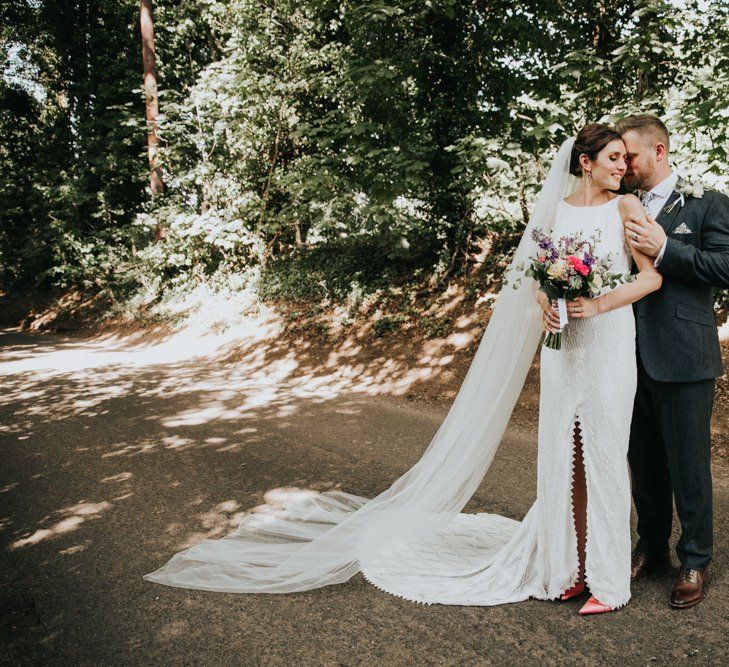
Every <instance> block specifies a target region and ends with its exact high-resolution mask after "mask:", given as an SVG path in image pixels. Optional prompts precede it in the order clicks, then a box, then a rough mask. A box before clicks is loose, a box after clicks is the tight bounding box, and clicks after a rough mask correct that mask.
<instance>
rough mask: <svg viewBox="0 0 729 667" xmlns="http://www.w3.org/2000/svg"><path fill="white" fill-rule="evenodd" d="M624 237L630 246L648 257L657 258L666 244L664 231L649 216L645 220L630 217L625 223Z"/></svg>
mask: <svg viewBox="0 0 729 667" xmlns="http://www.w3.org/2000/svg"><path fill="white" fill-rule="evenodd" d="M625 235H626V236H627V237H628V242H629V243H630V245H632V246H633V247H634V248H635V249H636V250H639V251H640V252H642V253H643V254H644V255H648V257H658V255H659V253H660V252H661V248H663V244H664V243H665V242H666V232H665V230H664V229H663V227H661V226H660V225H659V224H658V223H657V222H656V221H655V220H654V219H653V218H651V217H650V216H649V215H648V216H646V219H645V220H643V219H641V218H639V217H638V216H636V215H631V216H630V217H629V218H628V219H627V220H626V221H625Z"/></svg>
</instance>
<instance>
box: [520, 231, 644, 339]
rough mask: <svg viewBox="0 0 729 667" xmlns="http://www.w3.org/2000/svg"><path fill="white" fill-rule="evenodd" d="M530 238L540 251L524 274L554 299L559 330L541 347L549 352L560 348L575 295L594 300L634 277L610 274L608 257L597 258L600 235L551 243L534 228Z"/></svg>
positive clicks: (546, 236) (549, 334) (569, 237)
mask: <svg viewBox="0 0 729 667" xmlns="http://www.w3.org/2000/svg"><path fill="white" fill-rule="evenodd" d="M532 239H533V240H534V241H536V243H537V246H538V247H539V250H538V252H537V256H536V257H533V258H532V259H531V260H530V262H529V266H528V268H527V270H526V271H525V273H524V275H525V276H527V277H531V278H534V279H535V280H536V281H537V282H538V283H539V287H540V289H541V290H542V291H543V292H544V293H545V294H546V295H547V296H548V297H549V299H550V300H554V299H556V300H557V305H558V311H559V325H560V329H559V331H558V332H556V333H552V332H551V331H549V332H547V335H546V336H545V338H544V345H545V347H548V348H550V349H552V350H559V349H561V347H562V331H563V330H564V327H565V326H566V325H567V322H568V318H567V306H566V302H567V301H571V300H572V299H575V298H577V297H578V296H582V297H587V298H593V297H596V296H598V295H599V294H600V291H601V290H602V288H603V287H604V286H610V287H611V288H615V287H617V285H619V284H620V283H625V282H631V281H632V280H634V276H632V275H630V274H628V275H624V274H620V273H610V271H609V270H608V269H609V262H610V257H609V256H607V257H603V258H598V257H597V255H596V254H595V248H596V246H597V244H598V241H599V235H597V236H592V237H590V238H589V239H583V238H581V237H580V236H563V237H561V238H560V239H559V240H558V241H557V242H554V241H553V240H552V239H551V238H550V237H549V236H548V235H547V234H545V233H544V232H543V231H542V230H541V229H535V230H534V232H533V233H532Z"/></svg>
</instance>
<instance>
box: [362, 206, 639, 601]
mask: <svg viewBox="0 0 729 667" xmlns="http://www.w3.org/2000/svg"><path fill="white" fill-rule="evenodd" d="M619 199H620V197H615V198H614V199H613V200H612V201H610V202H608V203H607V204H604V205H602V206H594V207H574V206H571V205H569V204H567V203H566V202H562V203H561V204H560V205H559V207H558V209H557V216H556V222H555V227H554V229H553V232H552V236H553V237H554V238H555V239H557V238H559V237H560V236H572V235H576V234H578V235H580V236H582V237H583V238H589V237H590V236H592V235H594V234H595V233H600V235H601V239H602V240H601V241H600V243H599V245H598V247H597V248H596V252H597V254H598V256H602V255H605V254H607V253H610V254H611V255H612V257H611V262H610V271H611V272H612V273H621V274H627V273H629V272H630V258H629V254H628V253H629V251H628V249H627V247H626V245H625V239H624V233H623V225H622V222H621V219H620V214H619V213H618V201H619ZM604 291H607V290H604ZM635 359H636V358H635V321H634V318H633V309H632V308H631V307H630V306H625V307H622V308H618V309H616V310H613V311H610V312H608V313H603V314H600V315H597V316H595V317H591V318H588V319H584V320H572V321H571V322H570V323H569V324H568V326H567V328H566V329H565V333H564V334H563V340H562V349H561V350H551V349H548V348H545V347H542V351H541V390H540V402H539V436H538V441H539V446H538V447H539V449H538V455H537V499H536V502H535V503H534V505H533V506H532V507H531V509H530V510H529V512H528V513H527V515H526V516H525V518H524V520H523V521H521V522H516V521H511V520H509V519H506V518H504V517H501V516H497V515H490V514H475V515H469V514H460V515H459V516H458V517H457V519H456V520H455V521H453V522H452V523H451V524H449V525H448V526H447V527H446V528H444V529H442V530H441V531H439V533H438V534H437V535H435V536H433V537H432V538H428V539H424V540H421V541H419V542H415V543H408V544H406V545H401V546H399V547H393V548H391V549H389V550H385V551H384V552H381V553H380V554H379V555H378V556H376V557H374V558H372V559H370V560H367V561H365V562H363V563H362V572H363V574H364V576H365V577H366V578H367V579H368V580H369V581H371V582H372V583H373V584H375V585H376V586H378V587H379V588H382V589H383V590H386V591H387V592H389V593H393V594H395V595H399V596H402V597H405V598H407V599H410V600H415V601H419V602H438V603H441V604H460V605H494V604H502V603H506V602H517V601H519V600H524V599H526V598H529V597H534V598H540V599H553V598H556V597H558V596H559V595H561V594H562V593H563V592H564V591H565V590H566V589H568V588H570V587H571V586H572V585H573V584H574V583H575V581H576V579H577V576H578V565H579V563H578V557H577V537H576V533H575V529H574V519H573V514H572V498H571V487H572V471H573V462H574V461H573V441H572V433H573V430H574V426H575V422H579V424H580V429H581V432H582V442H583V453H584V454H583V456H584V465H585V476H586V480H587V531H588V539H587V546H586V554H585V572H586V574H585V580H586V581H587V583H588V585H589V587H590V591H591V593H592V594H593V595H594V596H595V597H596V598H597V599H598V600H600V601H601V602H602V603H604V604H607V605H608V606H611V607H613V608H618V607H620V606H622V605H624V604H625V603H626V602H627V601H628V600H629V599H630V479H629V474H628V462H627V453H628V437H629V435H630V423H631V415H632V411H633V398H634V396H635V390H636V383H637V375H636V372H637V371H636V360H635ZM433 554H437V557H435V558H433V557H432V555H433Z"/></svg>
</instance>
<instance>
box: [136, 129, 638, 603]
mask: <svg viewBox="0 0 729 667" xmlns="http://www.w3.org/2000/svg"><path fill="white" fill-rule="evenodd" d="M573 142H574V139H570V140H567V141H566V142H565V143H564V144H563V145H562V147H561V148H560V150H559V151H558V153H557V156H556V157H555V159H554V162H553V164H552V167H551V169H550V172H549V175H548V177H547V179H546V181H545V184H544V186H543V188H542V191H541V193H540V195H539V197H538V200H537V203H536V205H535V209H534V212H533V214H532V217H531V219H530V221H529V224H528V225H527V227H526V229H525V231H524V235H523V237H522V240H521V242H520V244H519V247H518V248H517V251H516V254H515V257H514V260H513V262H512V264H511V266H510V267H509V270H508V274H509V276H510V277H514V276H515V274H516V273H517V272H518V271H517V268H516V267H517V265H518V264H519V263H523V262H525V261H527V260H528V259H529V258H530V257H532V256H534V255H535V253H536V244H535V243H534V242H533V240H532V239H531V232H532V231H533V230H534V229H535V228H537V227H539V228H541V229H542V230H544V231H546V232H551V233H552V234H553V235H556V236H559V235H562V234H566V233H570V234H572V233H581V234H583V235H586V236H591V235H592V234H593V233H594V232H595V231H598V230H599V231H600V232H601V235H602V241H601V242H600V245H599V246H598V248H597V249H596V252H597V254H599V255H600V254H603V253H610V256H611V258H612V259H611V261H612V266H611V271H612V272H615V273H627V272H628V271H629V256H628V253H627V250H626V247H625V242H624V238H623V230H622V224H621V221H620V217H619V215H618V204H617V199H618V198H615V199H613V200H612V201H610V202H608V203H607V204H604V205H603V206H596V207H587V208H577V207H572V206H570V205H569V204H567V203H566V202H564V201H563V197H564V196H565V195H566V194H568V193H569V191H570V189H571V188H572V187H573V186H574V183H573V182H571V179H572V177H570V176H569V161H570V154H571V149H572V145H573ZM535 292H536V284H535V283H534V281H533V280H531V279H525V280H523V281H521V282H519V281H516V282H514V283H513V286H512V285H509V286H508V287H504V288H503V289H502V292H501V294H500V295H499V298H498V300H497V304H496V306H495V308H494V311H493V313H492V316H491V319H490V322H489V325H488V327H487V329H486V332H485V334H484V336H483V338H482V340H481V343H480V344H479V348H478V350H477V353H476V355H475V357H474V360H473V362H472V364H471V367H470V368H469V371H468V373H467V375H466V377H465V379H464V381H463V383H462V385H461V388H460V389H459V392H458V394H457V396H456V398H455V400H454V402H453V405H452V406H451V409H450V411H449V412H448V415H447V416H446V418H445V420H444V421H443V423H442V424H441V426H440V427H439V429H438V431H437V432H436V434H435V436H434V437H433V439H432V441H431V442H430V444H429V445H428V447H427V449H426V450H425V452H424V454H423V456H422V457H421V459H420V460H419V461H418V462H417V463H416V464H415V465H414V466H413V467H412V468H411V469H410V470H408V471H407V472H406V473H405V474H404V475H402V477H400V478H399V479H398V480H396V481H395V482H394V483H393V484H392V485H391V486H390V487H389V488H388V489H387V490H386V491H384V492H382V493H381V494H380V495H378V496H377V497H375V498H373V499H368V498H363V497H361V496H357V495H353V494H350V493H345V492H342V491H330V492H324V493H314V492H311V493H308V494H302V495H300V496H299V497H296V498H294V499H292V500H291V501H288V502H287V503H286V504H285V505H284V506H282V507H280V508H277V509H276V510H274V511H270V512H267V513H262V512H253V513H250V514H248V515H247V516H245V517H244V518H243V520H242V521H241V522H240V525H239V526H238V528H237V529H236V530H235V531H233V532H232V533H230V534H229V535H226V536H225V537H224V538H222V539H218V540H204V541H202V542H201V543H200V544H197V545H195V546H193V547H191V548H189V549H186V550H185V551H181V552H179V553H177V554H175V555H174V556H173V557H172V558H171V559H170V560H169V561H168V562H167V563H166V564H165V565H164V566H162V567H161V568H160V569H158V570H157V571H155V572H152V573H151V574H147V575H145V576H144V578H145V579H146V580H148V581H152V582H157V583H161V584H166V585H169V586H177V587H182V588H194V589H202V590H211V591H224V592H237V593H290V592H295V591H303V590H309V589H312V588H318V587H321V586H325V585H330V584H336V583H342V582H344V581H346V580H348V579H349V578H351V577H352V576H353V575H354V574H356V573H357V572H361V573H362V574H363V575H364V576H365V578H366V579H367V580H368V581H370V582H371V583H372V584H374V585H375V586H377V587H379V588H381V589H382V590H384V591H387V592H388V593H392V594H394V595H398V596H400V597H403V598H406V599H408V600H412V601H416V602H422V603H439V604H455V605H496V604H502V603H508V602H516V601H519V600H524V599H526V598H529V597H535V598H540V599H552V598H557V597H558V596H559V595H560V594H561V593H563V592H564V591H565V590H566V589H567V588H569V587H570V586H571V585H572V584H573V583H574V582H575V581H576V578H577V576H578V556H577V540H576V533H575V528H574V520H573V516H572V507H571V485H572V477H571V475H572V469H573V445H572V432H573V429H574V427H575V423H576V422H579V425H580V428H581V430H582V434H583V451H584V462H585V469H586V479H587V490H588V493H587V526H588V539H587V546H586V581H587V583H588V584H589V586H590V589H591V592H592V594H593V595H594V596H595V597H597V598H598V599H599V600H600V601H601V602H602V603H604V604H607V605H609V606H611V607H614V608H617V607H619V606H621V605H623V604H625V603H626V602H627V601H628V599H629V597H630V590H629V583H630V582H629V567H630V523H629V518H630V492H629V486H628V484H629V482H628V467H627V460H626V454H627V446H628V434H629V429H630V420H631V412H632V405H633V397H634V394H635V386H636V368H635V363H636V362H635V328H634V320H633V311H632V309H631V308H630V307H629V306H628V307H624V308H620V309H617V310H614V311H611V312H609V313H606V314H601V315H598V316H595V317H593V318H590V319H585V320H573V321H572V322H570V324H569V325H568V329H567V330H566V331H565V335H564V336H563V343H562V345H563V347H562V350H559V351H556V350H549V349H546V348H542V351H541V362H542V367H541V378H542V386H541V397H540V418H539V436H538V447H539V451H538V457H537V458H538V461H537V477H538V482H537V499H536V501H535V502H534V504H533V506H532V507H531V509H530V510H529V512H528V513H527V515H526V516H525V517H524V519H523V520H522V521H515V520H513V519H510V518H507V517H503V516H499V515H495V514H488V513H481V514H468V513H463V512H462V511H461V510H462V509H463V507H464V506H465V504H466V503H467V502H468V500H469V499H470V497H471V496H472V495H473V493H474V492H475V491H476V489H477V488H478V486H479V484H480V483H481V480H482V479H483V476H484V475H485V473H486V471H487V470H488V468H489V466H490V463H491V461H492V459H493V456H494V453H495V452H496V449H497V447H498V445H499V443H500V441H501V438H502V436H503V433H504V430H505V429H506V426H507V425H508V421H509V418H510V415H511V412H512V410H513V407H514V404H515V403H516V400H517V398H518V396H519V394H520V392H521V388H522V386H523V383H524V380H525V378H526V374H527V372H528V370H529V367H530V365H531V362H532V360H533V357H534V353H535V352H536V350H537V347H538V345H539V341H540V338H541V331H542V321H541V310H540V308H539V307H538V305H537V303H536V300H535Z"/></svg>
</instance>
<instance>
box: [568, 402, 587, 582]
mask: <svg viewBox="0 0 729 667" xmlns="http://www.w3.org/2000/svg"><path fill="white" fill-rule="evenodd" d="M571 424H572V432H571V437H570V439H569V441H570V448H571V456H570V477H569V479H570V518H571V519H572V530H573V531H574V536H575V549H576V551H577V558H576V562H577V566H576V574H574V575H573V578H574V581H572V582H571V583H570V587H572V586H574V585H576V583H577V581H579V580H580V577H582V581H583V582H584V584H585V586H588V577H587V535H588V533H589V530H588V521H589V519H588V507H589V499H588V490H587V487H588V485H587V465H586V463H585V438H584V431H583V429H582V424H581V418H580V415H579V413H575V416H574V417H573V419H572V421H571ZM578 441H579V445H578ZM578 457H579V463H580V464H581V465H582V473H581V474H582V483H583V485H584V488H583V489H582V491H581V492H582V493H583V495H584V503H583V504H584V512H585V517H584V538H583V546H582V554H583V561H582V566H580V536H579V531H578V528H577V513H576V510H575V495H576V494H575V487H576V484H577V480H576V475H577V464H578Z"/></svg>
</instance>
